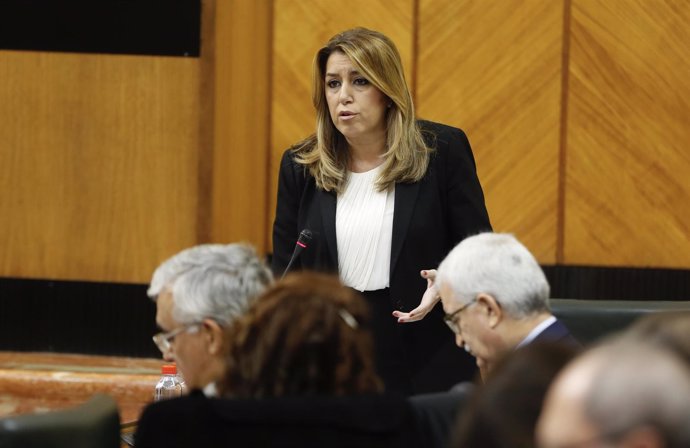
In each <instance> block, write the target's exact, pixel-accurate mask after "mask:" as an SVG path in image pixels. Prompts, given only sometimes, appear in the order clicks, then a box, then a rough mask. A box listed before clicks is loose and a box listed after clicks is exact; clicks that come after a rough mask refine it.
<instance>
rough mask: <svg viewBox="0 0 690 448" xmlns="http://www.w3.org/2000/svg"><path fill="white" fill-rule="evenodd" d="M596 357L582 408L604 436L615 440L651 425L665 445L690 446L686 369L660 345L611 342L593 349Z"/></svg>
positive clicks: (689, 375)
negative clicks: (662, 438)
mask: <svg viewBox="0 0 690 448" xmlns="http://www.w3.org/2000/svg"><path fill="white" fill-rule="evenodd" d="M595 352H598V353H595V356H596V357H597V358H598V359H597V361H599V365H598V369H597V371H595V372H594V373H593V378H592V383H591V386H590V388H589V390H588V392H587V393H586V396H585V400H584V403H585V413H586V415H587V418H588V419H589V420H591V421H592V422H593V423H594V424H595V425H596V426H598V428H599V429H600V431H601V434H602V438H604V439H607V440H609V441H617V440H619V439H620V438H622V437H623V436H625V434H626V433H628V432H630V431H632V430H634V429H636V428H640V427H644V426H651V427H653V428H655V429H656V430H657V431H659V432H660V434H661V436H662V437H664V439H665V441H666V446H667V447H688V446H690V368H689V367H688V365H687V364H685V363H684V362H683V361H682V360H681V358H680V357H679V356H677V355H676V354H675V353H672V352H671V351H669V350H666V349H663V348H661V347H659V346H658V345H652V344H639V343H635V344H633V343H627V344H626V343H614V344H611V345H609V346H605V347H602V348H600V349H595Z"/></svg>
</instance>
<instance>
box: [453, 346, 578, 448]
mask: <svg viewBox="0 0 690 448" xmlns="http://www.w3.org/2000/svg"><path fill="white" fill-rule="evenodd" d="M578 352H579V350H578V349H577V348H576V347H575V346H572V345H564V344H559V343H555V342H548V341H541V342H535V343H533V344H529V345H526V346H524V347H521V348H519V349H517V350H515V351H513V352H510V353H509V354H507V355H506V356H505V357H503V358H502V359H501V360H499V361H498V362H497V363H496V366H495V368H494V369H493V370H492V371H491V372H490V373H489V374H488V376H487V378H486V381H485V382H484V384H482V385H481V386H479V387H477V388H476V389H475V391H474V394H473V395H472V397H471V399H470V401H469V403H468V405H467V406H465V407H464V408H463V409H462V410H461V412H460V413H459V415H458V420H457V422H456V425H455V429H454V431H453V432H454V434H453V435H452V438H451V440H452V442H451V444H450V446H451V447H453V448H515V447H518V448H519V447H533V446H534V445H535V443H536V442H535V436H534V429H535V426H536V424H537V419H538V418H539V414H540V412H541V407H542V403H543V401H544V396H545V395H546V391H547V390H548V388H549V385H550V384H551V382H552V381H553V379H554V378H555V377H556V375H557V374H558V372H559V371H560V370H561V369H562V368H563V367H564V366H565V365H566V364H567V363H568V362H570V360H572V359H573V358H574V357H575V356H576V355H577V354H578Z"/></svg>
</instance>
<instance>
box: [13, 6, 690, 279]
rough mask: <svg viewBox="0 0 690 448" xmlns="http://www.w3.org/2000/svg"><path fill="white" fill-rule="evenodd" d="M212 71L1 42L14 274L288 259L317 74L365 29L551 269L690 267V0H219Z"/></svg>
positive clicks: (206, 36)
mask: <svg viewBox="0 0 690 448" xmlns="http://www.w3.org/2000/svg"><path fill="white" fill-rule="evenodd" d="M203 7H204V9H203V25H202V43H203V44H202V54H201V57H200V58H166V57H153V56H150V57H149V56H136V57H131V56H112V55H110V56H106V55H84V54H60V53H40V52H13V51H0V276H11V277H39V278H59V279H81V280H100V281H123V282H146V281H148V279H149V276H150V274H151V271H152V270H153V269H154V268H155V266H156V265H157V264H158V263H159V262H160V261H161V260H162V259H164V258H166V257H168V256H170V255H171V254H173V253H174V252H176V251H178V250H180V249H182V248H184V247H188V246H191V245H193V244H198V243H202V242H208V241H214V242H229V241H238V240H246V241H249V242H251V243H253V244H255V245H256V246H257V248H258V250H259V251H260V252H262V253H263V252H268V251H270V228H271V224H272V220H273V213H274V208H275V190H276V180H277V179H276V176H277V163H278V160H279V157H280V155H281V154H282V152H283V151H284V149H285V148H287V147H288V146H289V145H290V144H292V143H294V142H296V141H298V140H299V139H301V138H303V137H305V136H307V135H308V134H309V133H311V132H312V130H313V126H314V114H313V110H312V105H311V97H310V83H311V63H312V58H313V56H314V54H315V52H316V51H317V50H318V48H320V47H321V46H322V45H323V44H324V43H325V42H326V41H327V39H328V38H329V37H331V36H332V35H333V34H335V33H337V32H339V31H342V30H343V29H346V28H349V27H352V26H357V25H360V26H367V27H370V28H374V29H378V30H380V31H382V32H384V33H385V34H387V35H388V36H390V37H391V38H392V39H393V40H394V41H395V42H396V44H397V45H398V48H399V50H400V52H401V54H402V57H403V62H404V65H405V67H406V73H407V76H408V82H409V83H410V85H411V86H412V87H413V93H414V95H415V98H416V105H417V110H418V113H419V115H420V116H421V117H424V118H427V119H431V120H436V121H441V122H445V123H448V124H452V125H455V126H458V127H460V128H462V129H464V130H465V131H466V132H467V134H468V136H469V138H470V141H471V143H472V146H473V149H474V152H475V157H476V159H477V163H478V171H479V175H480V179H481V181H482V183H483V186H484V189H485V193H486V197H487V205H488V208H489V213H490V215H491V218H492V221H493V223H494V225H495V228H496V229H497V230H500V231H509V232H513V233H515V234H516V235H517V236H518V237H519V238H520V239H521V240H522V241H524V242H525V243H526V244H527V246H528V247H530V249H532V250H533V251H534V252H535V254H536V255H537V256H538V258H539V260H540V261H541V262H543V263H559V264H591V265H612V266H657V267H684V268H690V228H689V226H690V224H688V222H690V201H688V197H689V195H690V181H689V180H688V179H690V151H688V149H687V147H688V144H690V119H689V117H690V102H689V101H688V98H689V97H690V83H688V79H690V63H689V62H688V61H690V32H689V31H688V27H687V25H686V24H687V23H689V22H690V3H688V2H686V1H671V0H669V1H662V0H638V1H633V0H609V1H595V0H562V1H542V0H502V1H482V2H480V1H470V0H394V1H385V2H384V1H380V2H379V1H371V0H355V1H352V2H349V3H348V4H347V6H339V7H338V8H334V7H333V4H332V2H327V1H325V0H313V1H297V0H260V1H250V0H229V1H225V0H223V1H218V0H203Z"/></svg>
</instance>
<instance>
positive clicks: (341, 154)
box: [273, 28, 491, 394]
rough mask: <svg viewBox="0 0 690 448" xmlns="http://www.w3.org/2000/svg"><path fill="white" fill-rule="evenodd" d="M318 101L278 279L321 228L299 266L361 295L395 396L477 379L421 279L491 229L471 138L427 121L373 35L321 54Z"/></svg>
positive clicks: (279, 220)
mask: <svg viewBox="0 0 690 448" xmlns="http://www.w3.org/2000/svg"><path fill="white" fill-rule="evenodd" d="M313 103H314V107H315V108H316V115H317V118H316V132H315V133H314V134H313V135H311V136H310V137H308V138H306V139H305V140H303V141H301V142H299V143H297V144H296V145H294V146H292V147H291V148H289V149H288V150H287V151H286V152H285V154H284V155H283V158H282V161H281V164H280V173H279V180H278V203H277V207H276V220H275V223H274V225H273V251H274V253H273V270H274V272H275V273H276V274H277V275H281V274H282V273H283V271H284V270H285V269H286V267H287V266H288V262H289V260H290V258H291V255H292V252H293V249H294V248H295V242H296V240H297V238H298V236H299V234H300V232H301V231H302V230H304V229H308V230H310V231H311V232H312V240H311V242H310V244H309V246H308V248H307V249H305V250H304V251H303V252H302V253H301V255H300V258H299V259H298V260H297V261H295V263H294V264H293V265H292V267H291V268H290V269H300V268H301V269H310V270H318V271H327V272H337V273H338V274H339V275H340V278H341V280H342V281H343V283H344V284H345V285H347V286H350V287H351V288H354V289H356V290H358V291H361V292H362V294H363V295H364V297H365V298H366V300H367V302H368V303H369V306H370V307H371V311H372V327H373V328H372V331H373V334H374V343H375V352H376V364H377V369H378V371H379V374H380V375H381V377H382V378H383V380H384V383H385V385H386V388H387V390H393V391H399V392H402V393H406V394H411V393H420V392H431V391H439V390H445V389H447V388H448V387H450V386H451V385H453V384H455V383H457V382H458V381H461V380H464V379H469V378H470V377H471V376H472V375H473V372H474V369H473V367H472V366H471V361H470V360H469V357H467V355H465V354H464V353H462V351H461V350H458V348H457V347H456V346H455V345H454V341H453V337H452V333H450V332H449V331H448V330H447V328H445V325H444V323H443V321H442V316H443V311H442V309H441V307H435V305H436V304H437V302H438V300H439V299H438V294H437V293H436V290H435V288H434V287H433V283H432V281H431V279H428V284H429V288H427V284H426V283H425V282H424V280H423V279H422V278H420V277H419V275H420V269H433V268H435V267H436V266H437V265H438V264H439V263H440V262H441V260H443V258H444V257H445V256H446V254H447V253H448V252H449V251H450V249H452V248H453V247H454V246H455V245H456V244H457V243H458V242H459V241H460V240H462V239H463V238H465V237H466V236H468V235H471V234H475V233H478V232H480V231H486V230H491V224H490V223H489V216H488V214H487V211H486V207H485V205H484V195H483V193H482V188H481V185H480V184H479V180H478V179H477V174H476V168H475V162H474V157H473V155H472V150H471V148H470V145H469V142H468V140H467V137H465V134H464V133H463V132H462V131H461V130H460V129H456V128H452V127H449V126H445V125H442V124H438V123H432V122H428V121H418V120H417V119H416V117H415V114H414V106H413V104H412V96H411V95H410V91H409V89H408V87H407V83H406V81H405V76H404V73H403V68H402V62H401V60H400V55H399V53H398V50H397V48H396V47H395V44H394V43H393V42H392V41H391V40H390V39H389V38H388V37H386V36H384V35H383V34H381V33H378V32H376V31H371V30H368V29H365V28H354V29H351V30H347V31H344V32H342V33H340V34H338V35H336V36H334V37H333V38H331V40H330V41H329V42H328V43H327V44H326V46H325V47H323V48H322V49H320V50H319V51H318V52H317V54H316V57H315V59H314V65H313ZM422 277H424V278H427V274H426V271H423V272H422ZM425 289H426V293H425ZM420 299H421V303H420ZM427 314H428V316H427ZM425 316H426V318H425ZM422 319H423V320H422ZM406 322H414V323H412V324H408V325H403V324H404V323H406Z"/></svg>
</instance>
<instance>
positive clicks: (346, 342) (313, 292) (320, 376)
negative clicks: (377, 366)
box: [224, 273, 381, 398]
mask: <svg viewBox="0 0 690 448" xmlns="http://www.w3.org/2000/svg"><path fill="white" fill-rule="evenodd" d="M367 324H368V309H367V307H366V303H365V302H364V300H363V299H362V298H361V297H360V296H359V295H358V294H357V293H356V292H355V291H354V290H352V289H349V288H346V287H344V286H342V284H341V283H340V282H339V280H338V279H337V277H333V276H328V275H324V274H316V273H297V274H292V275H289V276H287V277H286V278H285V279H283V280H282V281H280V282H278V283H277V284H275V285H274V286H273V287H272V288H270V289H269V290H268V291H266V293H265V294H264V295H263V296H261V297H260V298H259V299H258V300H257V301H256V303H254V304H253V305H252V307H251V308H250V310H249V312H248V313H247V315H246V316H245V317H244V318H242V319H241V320H239V321H238V322H237V323H236V325H235V326H234V328H233V331H232V335H231V353H230V359H229V368H228V371H229V372H228V376H227V378H226V383H225V386H224V391H225V395H229V396H234V397H243V398H249V397H252V398H266V397H281V396H299V395H348V394H358V393H367V392H376V391H379V390H380V385H381V382H380V380H379V378H378V377H377V376H376V374H375V371H374V362H373V351H372V350H373V348H372V339H371V335H370V333H369V331H368V329H367Z"/></svg>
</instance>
